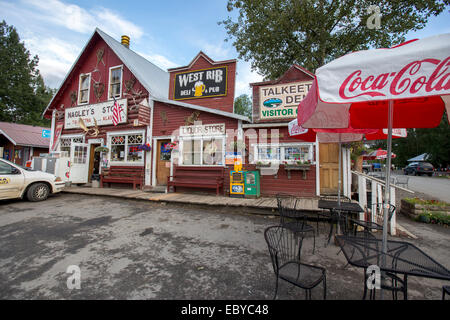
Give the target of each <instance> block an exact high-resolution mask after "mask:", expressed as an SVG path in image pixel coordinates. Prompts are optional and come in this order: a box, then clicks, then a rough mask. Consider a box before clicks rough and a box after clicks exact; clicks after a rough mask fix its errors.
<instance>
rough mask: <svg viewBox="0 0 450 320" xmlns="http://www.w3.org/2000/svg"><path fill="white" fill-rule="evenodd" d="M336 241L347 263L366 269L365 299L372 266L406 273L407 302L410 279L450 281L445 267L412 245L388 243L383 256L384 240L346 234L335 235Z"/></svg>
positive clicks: (381, 269)
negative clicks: (369, 270) (368, 269)
mask: <svg viewBox="0 0 450 320" xmlns="http://www.w3.org/2000/svg"><path fill="white" fill-rule="evenodd" d="M336 239H337V242H338V245H339V246H340V247H341V249H342V251H343V252H344V255H345V257H346V259H347V261H348V263H350V264H351V265H353V266H355V267H360V268H364V297H365V295H366V290H367V286H366V281H367V275H366V270H367V268H368V267H369V266H371V265H376V266H378V267H379V268H380V271H381V272H389V273H391V274H403V276H404V279H403V285H404V287H405V291H404V299H405V300H407V299H408V295H407V291H408V290H407V278H408V276H417V277H425V278H433V279H440V280H450V271H449V270H448V269H447V268H446V267H444V266H443V265H441V264H440V263H439V262H437V261H436V260H434V259H433V258H431V257H430V256H429V255H427V254H426V253H425V252H423V251H422V250H421V249H419V248H418V247H416V246H415V245H413V244H412V243H409V242H404V241H393V240H388V241H387V251H386V253H382V252H381V251H382V240H381V239H375V238H365V237H353V236H345V235H339V236H336ZM383 260H384V261H383ZM383 262H384V263H383Z"/></svg>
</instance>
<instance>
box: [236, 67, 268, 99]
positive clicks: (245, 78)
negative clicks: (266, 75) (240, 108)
mask: <svg viewBox="0 0 450 320" xmlns="http://www.w3.org/2000/svg"><path fill="white" fill-rule="evenodd" d="M260 81H263V77H262V76H261V75H259V74H257V73H256V72H255V71H252V70H251V67H250V63H249V62H247V61H238V65H237V74H236V89H235V97H239V96H240V95H241V94H247V95H249V96H250V97H251V96H252V90H251V88H250V83H253V82H260Z"/></svg>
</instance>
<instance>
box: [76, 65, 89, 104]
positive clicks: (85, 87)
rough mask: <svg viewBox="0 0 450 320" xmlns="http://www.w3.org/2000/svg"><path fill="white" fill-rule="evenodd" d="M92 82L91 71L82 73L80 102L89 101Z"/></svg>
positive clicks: (79, 93)
mask: <svg viewBox="0 0 450 320" xmlns="http://www.w3.org/2000/svg"><path fill="white" fill-rule="evenodd" d="M90 83H91V74H90V73H87V74H82V75H80V84H79V92H78V104H86V103H89V91H90V87H91V86H90Z"/></svg>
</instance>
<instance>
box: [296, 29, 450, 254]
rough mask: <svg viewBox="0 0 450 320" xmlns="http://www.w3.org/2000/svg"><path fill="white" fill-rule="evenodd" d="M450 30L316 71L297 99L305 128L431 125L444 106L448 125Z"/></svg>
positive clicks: (362, 53)
mask: <svg viewBox="0 0 450 320" xmlns="http://www.w3.org/2000/svg"><path fill="white" fill-rule="evenodd" d="M449 68H450V33H449V34H442V35H438V36H433V37H429V38H425V39H422V40H412V41H408V42H405V43H403V44H400V45H398V46H395V47H392V48H388V49H375V50H364V51H358V52H353V53H350V54H347V55H345V56H343V57H341V58H338V59H336V60H334V61H331V62H330V63H328V64H326V65H324V66H322V67H321V68H319V69H317V70H316V75H315V80H314V82H313V85H312V87H311V89H310V91H309V92H308V95H307V96H306V97H305V99H304V100H303V101H302V102H300V105H299V110H298V123H299V125H301V126H302V127H304V128H349V127H352V128H363V129H367V128H377V129H388V143H387V145H388V148H387V149H388V150H387V152H388V155H387V167H388V168H390V166H391V157H390V155H391V145H392V140H391V139H392V128H433V127H437V126H438V125H439V123H440V121H441V119H442V116H443V113H444V109H447V120H448V121H449V123H450V118H449V117H450V70H449ZM389 189H390V171H389V170H387V172H386V186H385V195H386V196H385V202H386V205H385V206H384V224H383V251H384V252H385V251H386V238H387V215H388V205H387V203H388V202H389V200H390V199H389Z"/></svg>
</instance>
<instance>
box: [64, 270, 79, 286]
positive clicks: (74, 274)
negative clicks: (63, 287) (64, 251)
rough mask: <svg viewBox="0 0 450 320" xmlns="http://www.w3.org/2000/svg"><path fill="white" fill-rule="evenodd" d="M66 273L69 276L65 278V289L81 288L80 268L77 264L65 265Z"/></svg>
mask: <svg viewBox="0 0 450 320" xmlns="http://www.w3.org/2000/svg"><path fill="white" fill-rule="evenodd" d="M66 273H70V274H71V276H69V277H68V278H67V282H66V283H67V289H69V290H72V289H81V270H80V267H79V266H77V265H70V266H68V267H67V270H66Z"/></svg>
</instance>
